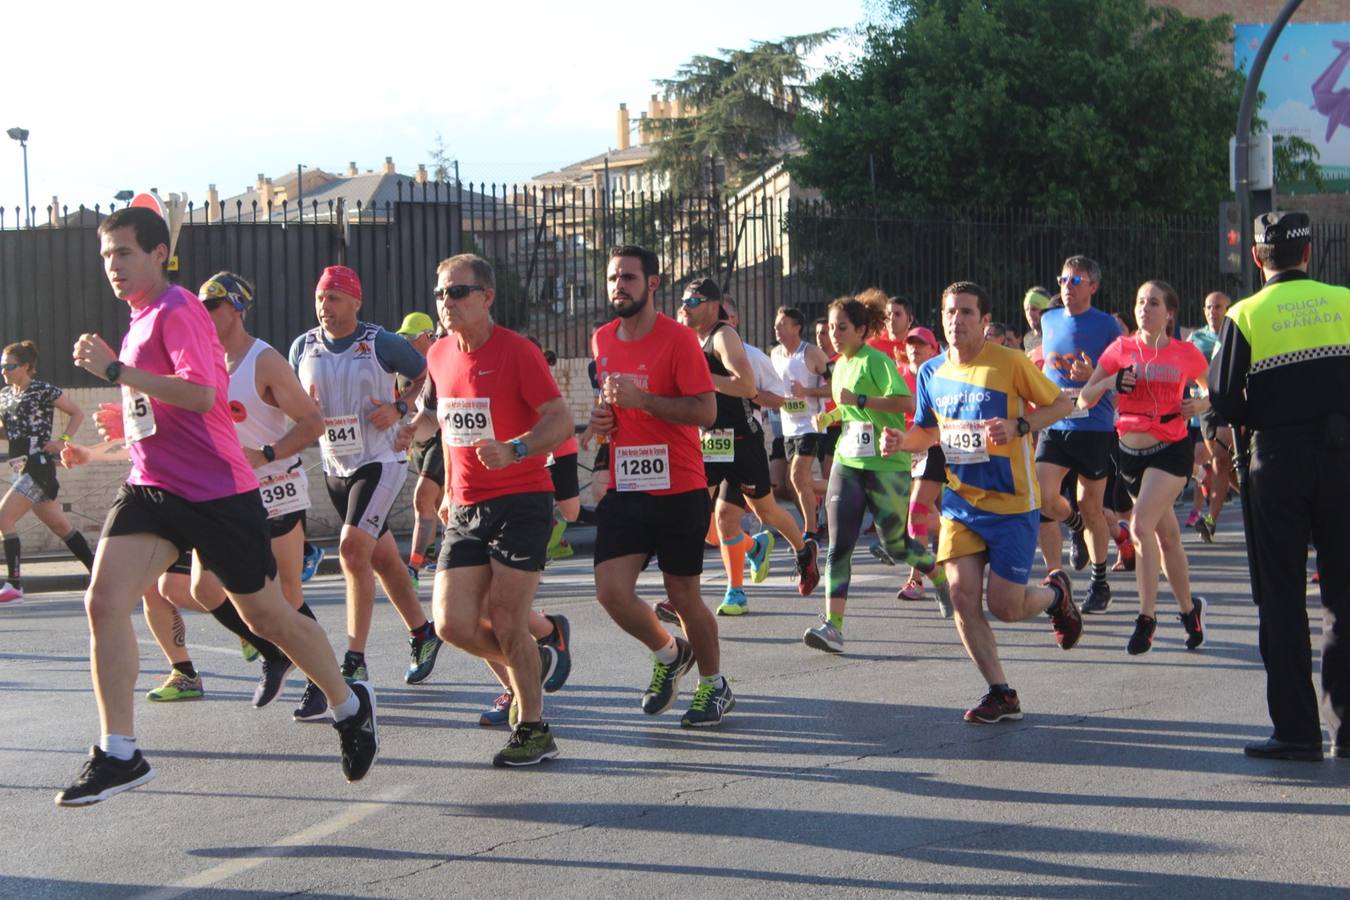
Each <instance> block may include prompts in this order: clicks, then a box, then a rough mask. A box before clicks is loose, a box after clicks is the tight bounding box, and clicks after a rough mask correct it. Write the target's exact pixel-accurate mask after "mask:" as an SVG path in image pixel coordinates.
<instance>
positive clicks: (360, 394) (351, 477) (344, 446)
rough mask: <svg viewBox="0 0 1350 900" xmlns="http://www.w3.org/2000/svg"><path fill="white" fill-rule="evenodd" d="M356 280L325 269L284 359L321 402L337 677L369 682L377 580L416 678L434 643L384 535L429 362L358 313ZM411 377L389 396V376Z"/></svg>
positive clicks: (342, 269) (411, 677) (431, 662)
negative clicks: (334, 557) (337, 528)
mask: <svg viewBox="0 0 1350 900" xmlns="http://www.w3.org/2000/svg"><path fill="white" fill-rule="evenodd" d="M361 303H362V296H361V279H360V278H359V277H358V276H357V274H356V273H355V272H353V271H352V270H351V269H349V268H347V267H346V266H329V267H328V268H326V269H324V270H323V275H321V276H320V277H319V283H318V285H317V286H316V287H315V290H314V310H315V313H316V315H317V317H318V319H319V326H318V327H317V328H312V329H310V330H309V331H307V332H306V333H304V334H302V335H300V337H298V338H296V339H295V342H294V343H292V344H291V351H290V363H291V367H292V368H294V369H295V371H296V373H297V374H298V375H299V376H300V383H301V384H303V385H304V386H305V390H306V391H308V392H309V395H310V396H311V397H313V398H314V400H315V402H316V403H318V405H319V411H320V412H321V413H322V414H323V421H324V430H323V433H322V434H321V435H320V436H319V446H320V447H321V448H322V450H323V470H324V475H325V480H326V482H327V487H328V497H329V499H330V500H331V501H332V502H333V507H334V508H335V509H336V510H337V512H338V515H340V516H342V522H343V524H342V536H341V539H340V543H339V546H338V554H339V555H340V557H341V559H342V574H343V576H344V578H345V579H346V582H347V653H346V655H345V656H344V657H343V660H342V674H343V675H344V676H346V677H347V678H349V679H351V680H354V681H363V680H365V678H366V671H367V670H366V639H367V638H368V637H369V635H370V619H371V615H372V612H373V609H374V605H375V578H376V576H378V577H379V579H380V584H381V585H382V586H383V587H384V593H385V595H386V596H387V597H388V598H389V601H390V602H391V603H393V604H394V608H395V609H396V610H397V611H398V614H399V617H400V618H402V619H403V624H404V625H405V626H406V627H407V629H408V635H409V637H408V643H409V644H410V645H411V647H412V656H411V659H410V660H409V662H408V669H407V671H406V672H405V673H404V675H403V680H404V681H406V682H407V683H408V684H420V683H421V682H423V681H425V680H426V679H427V678H428V677H429V676H430V675H431V670H432V669H433V668H434V667H435V665H436V654H437V653H438V652H439V651H440V648H441V640H440V638H438V637H437V636H436V633H435V629H434V628H433V627H432V625H431V622H429V621H427V617H426V614H425V613H424V612H423V611H422V605H421V603H419V602H418V599H417V589H416V588H415V587H414V586H413V583H412V578H411V577H410V576H409V575H408V567H407V565H406V564H404V562H403V558H402V556H401V555H400V554H399V550H398V545H396V544H395V543H394V536H393V535H392V534H391V533H390V532H389V510H390V508H391V507H392V506H393V505H394V501H395V500H396V499H398V494H399V491H400V489H401V488H402V487H403V482H404V480H405V479H406V478H407V476H408V463H407V459H406V456H405V455H404V453H403V451H402V450H398V449H396V448H395V446H394V441H395V438H396V436H397V431H398V429H397V428H395V426H396V425H397V424H398V423H399V420H400V419H402V418H403V416H405V415H407V412H408V402H409V401H410V400H414V399H416V395H417V392H418V391H420V390H421V387H422V381H423V379H424V377H425V373H426V361H425V360H424V359H423V358H422V356H421V354H419V353H418V352H417V351H416V350H414V349H413V348H412V347H411V346H410V345H409V344H408V342H407V341H405V340H403V339H402V338H400V337H398V336H397V335H393V334H390V333H389V332H387V331H385V330H384V329H383V328H381V327H380V326H378V325H371V324H368V323H366V322H362V321H360V320H359V319H358V318H357V314H358V313H359V312H360V311H361ZM395 374H399V375H403V376H405V377H406V378H408V379H409V386H408V388H407V390H405V391H404V392H403V393H402V394H399V395H397V396H395V393H394V376H395Z"/></svg>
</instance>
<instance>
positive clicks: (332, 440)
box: [319, 416, 362, 456]
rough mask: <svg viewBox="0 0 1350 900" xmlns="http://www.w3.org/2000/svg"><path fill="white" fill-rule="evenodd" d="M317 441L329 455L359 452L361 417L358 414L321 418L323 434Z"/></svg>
mask: <svg viewBox="0 0 1350 900" xmlns="http://www.w3.org/2000/svg"><path fill="white" fill-rule="evenodd" d="M319 443H320V444H322V445H323V450H324V452H325V453H327V454H329V455H330V456H350V455H352V454H353V453H359V452H361V446H362V442H361V418H360V417H359V416H330V417H328V418H325V419H324V420H323V434H321V435H319Z"/></svg>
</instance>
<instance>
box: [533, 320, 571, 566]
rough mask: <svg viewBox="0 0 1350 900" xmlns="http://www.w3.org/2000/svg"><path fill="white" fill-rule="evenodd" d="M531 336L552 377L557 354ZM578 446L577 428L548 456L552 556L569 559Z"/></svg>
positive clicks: (549, 547)
mask: <svg viewBox="0 0 1350 900" xmlns="http://www.w3.org/2000/svg"><path fill="white" fill-rule="evenodd" d="M528 339H529V341H530V343H531V344H534V345H535V346H536V347H538V348H539V352H540V353H542V354H544V362H546V363H548V367H549V375H550V377H551V376H552V374H553V372H552V369H553V366H554V365H556V364H557V362H558V357H557V356H556V355H555V354H554V353H553V351H552V350H545V349H544V347H543V345H542V344H540V343H539V340H538V338H535V337H534V336H532V335H531V336H529V337H528ZM555 381H556V379H555ZM578 449H579V448H578V445H577V436H576V433H575V429H574V430H573V433H571V434H569V435H568V436H567V440H565V441H563V442H562V443H561V444H559V445H558V447H557V449H555V450H554V451H553V452H552V453H550V454H549V455H548V456H547V457H546V460H545V463H546V466H547V468H548V475H549V479H550V480H551V481H552V482H553V526H552V529H551V530H550V532H549V536H548V558H549V559H550V560H554V559H570V558H571V557H572V556H573V555H574V554H575V553H576V551H575V550H573V549H572V545H571V544H569V543H567V541H566V539H565V538H564V537H563V535H564V534H565V533H566V531H567V526H568V525H570V524H572V523H573V522H575V521H576V520H577V519H578V518H580V516H581V482H580V481H579V480H578V479H577V452H578Z"/></svg>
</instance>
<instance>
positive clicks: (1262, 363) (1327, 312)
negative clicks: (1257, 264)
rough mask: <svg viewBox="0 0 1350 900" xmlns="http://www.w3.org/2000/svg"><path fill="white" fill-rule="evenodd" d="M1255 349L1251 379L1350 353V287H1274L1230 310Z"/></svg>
mask: <svg viewBox="0 0 1350 900" xmlns="http://www.w3.org/2000/svg"><path fill="white" fill-rule="evenodd" d="M1228 318H1230V319H1232V320H1233V324H1235V325H1236V326H1237V327H1238V329H1239V330H1240V331H1241V332H1242V334H1243V336H1244V337H1245V338H1246V339H1247V344H1248V345H1249V346H1250V347H1251V367H1250V368H1249V369H1248V370H1247V374H1248V376H1249V377H1250V376H1252V375H1255V374H1257V373H1259V372H1261V371H1263V370H1266V369H1272V368H1276V367H1278V366H1283V365H1288V364H1290V363H1298V362H1305V361H1307V360H1313V359H1322V358H1326V357H1331V356H1347V355H1350V289H1346V288H1343V287H1336V286H1334V285H1329V284H1323V283H1322V282H1320V281H1314V280H1313V279H1311V278H1300V279H1297V280H1295V281H1282V282H1278V283H1276V284H1272V285H1270V286H1268V287H1266V288H1263V289H1262V290H1261V291H1258V292H1257V293H1255V294H1253V295H1252V296H1251V297H1248V298H1247V299H1246V300H1243V301H1242V302H1240V303H1237V304H1234V306H1233V307H1232V308H1231V309H1229V310H1228Z"/></svg>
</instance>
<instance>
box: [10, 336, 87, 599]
mask: <svg viewBox="0 0 1350 900" xmlns="http://www.w3.org/2000/svg"><path fill="white" fill-rule="evenodd" d="M37 364H38V352H37V346H36V345H34V344H33V342H32V341H19V342H18V343H14V344H10V345H9V346H7V347H6V348H5V355H4V363H3V367H4V376H5V385H6V389H5V390H0V437H3V438H4V439H5V440H6V441H8V442H9V453H8V458H9V466H10V469H11V471H12V473H13V475H12V477H11V478H10V488H9V490H8V491H6V492H5V497H4V499H3V500H0V537H2V538H3V539H4V547H5V566H6V570H7V575H8V580H7V581H5V583H4V584H0V605H5V604H12V603H19V602H21V601H22V600H23V562H22V549H21V544H20V541H19V534H18V531H17V530H16V529H17V528H18V525H19V520H21V519H22V518H23V517H24V516H26V515H28V513H29V511H30V510H31V511H32V513H33V514H34V515H35V516H37V517H38V520H39V521H40V522H42V524H43V525H46V526H47V530H48V531H50V532H51V533H52V534H54V535H56V536H57V537H59V538H60V539H61V542H62V543H64V544H65V545H66V547H68V548H69V549H70V552H71V553H73V554H74V555H75V558H76V559H78V560H79V561H80V563H81V564H82V565H83V566H84V567H85V568H86V569H90V568H92V567H93V565H94V553H93V551H92V550H90V549H89V542H88V541H86V540H85V539H84V535H83V534H81V533H80V530H79V529H78V528H76V527H74V526H73V525H71V524H70V520H69V519H67V518H66V514H65V513H64V512H62V510H61V504H59V503H57V502H56V495H57V494H58V493H59V492H60V490H61V485H60V484H58V483H57V481H56V463H57V460H58V459H59V458H60V454H61V449H62V447H64V446H65V445H67V444H69V443H70V436H71V435H72V434H74V433H75V432H77V431H79V430H80V423H81V422H83V421H84V410H82V409H80V407H79V406H78V405H76V403H75V401H73V400H71V399H70V398H69V397H67V396H66V395H65V394H64V393H63V392H62V391H61V389H60V388H59V387H56V386H55V385H51V384H48V383H47V382H45V381H39V380H38V379H37V378H36V376H37ZM53 410H60V411H61V413H62V414H63V415H65V417H66V422H65V425H64V426H63V427H62V429H61V437H60V438H59V439H57V440H52V413H53Z"/></svg>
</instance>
